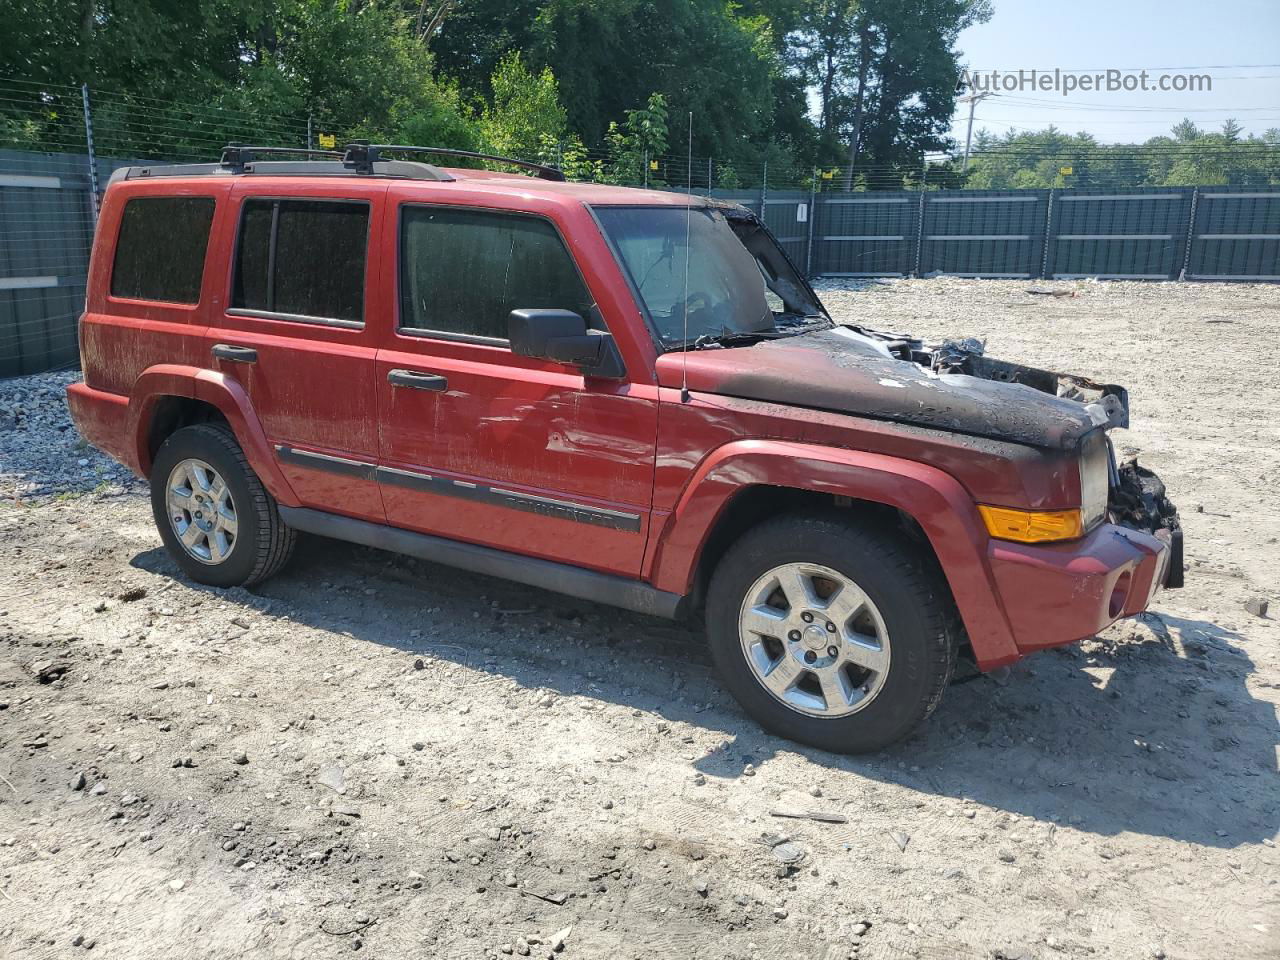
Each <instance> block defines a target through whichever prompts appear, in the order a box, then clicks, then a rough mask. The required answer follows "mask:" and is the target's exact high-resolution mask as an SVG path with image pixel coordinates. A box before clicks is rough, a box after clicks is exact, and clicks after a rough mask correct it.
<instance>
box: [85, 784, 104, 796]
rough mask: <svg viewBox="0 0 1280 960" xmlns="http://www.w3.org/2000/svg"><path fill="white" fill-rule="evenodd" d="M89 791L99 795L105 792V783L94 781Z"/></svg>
mask: <svg viewBox="0 0 1280 960" xmlns="http://www.w3.org/2000/svg"><path fill="white" fill-rule="evenodd" d="M89 792H90V793H91V794H93V795H94V796H95V797H100V796H102V795H103V794H104V793H106V792H107V785H106V784H105V783H95V784H94V785H93V789H92V790H90V791H89Z"/></svg>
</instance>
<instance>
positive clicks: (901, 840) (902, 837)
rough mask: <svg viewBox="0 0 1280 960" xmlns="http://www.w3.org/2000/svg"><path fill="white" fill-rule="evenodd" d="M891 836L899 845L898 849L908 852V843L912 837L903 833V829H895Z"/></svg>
mask: <svg viewBox="0 0 1280 960" xmlns="http://www.w3.org/2000/svg"><path fill="white" fill-rule="evenodd" d="M889 836H891V837H893V842H894V843H896V844H897V845H898V849H899V850H901V851H903V852H906V849H907V844H908V843H910V842H911V837H910V836H908V835H907V834H905V833H903V832H902V831H901V830H894V831H893V832H892V833H890V834H889Z"/></svg>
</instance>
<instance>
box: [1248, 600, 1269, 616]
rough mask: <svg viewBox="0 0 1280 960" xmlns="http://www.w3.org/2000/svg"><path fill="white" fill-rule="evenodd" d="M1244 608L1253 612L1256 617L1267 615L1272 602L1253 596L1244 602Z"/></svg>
mask: <svg viewBox="0 0 1280 960" xmlns="http://www.w3.org/2000/svg"><path fill="white" fill-rule="evenodd" d="M1244 608H1245V609H1246V610H1248V611H1249V612H1250V613H1252V614H1253V615H1254V616H1255V617H1265V616H1266V615H1267V610H1269V609H1270V604H1268V603H1267V601H1266V600H1263V599H1262V598H1261V597H1252V598H1250V599H1248V600H1246V601H1245V602H1244Z"/></svg>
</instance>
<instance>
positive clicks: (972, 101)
mask: <svg viewBox="0 0 1280 960" xmlns="http://www.w3.org/2000/svg"><path fill="white" fill-rule="evenodd" d="M994 96H995V94H994V93H992V92H991V91H990V90H984V91H982V92H981V93H971V94H969V95H968V96H967V97H961V98H960V100H959V102H960V103H967V104H969V128H968V130H967V131H966V132H965V135H964V163H963V164H962V165H961V167H960V172H961V173H964V172H965V171H966V170H968V169H969V144H970V143H972V142H973V110H974V107H976V106H977V105H978V101H980V100H985V99H987V97H994Z"/></svg>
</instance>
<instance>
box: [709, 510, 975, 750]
mask: <svg viewBox="0 0 1280 960" xmlns="http://www.w3.org/2000/svg"><path fill="white" fill-rule="evenodd" d="M839 578H843V580H841V579H839ZM784 582H785V584H786V589H784V586H783V585H784ZM837 585H839V590H838V591H836V592H831V593H829V594H826V595H825V596H824V591H826V590H828V589H830V588H833V587H836V586H837ZM850 586H852V589H850ZM797 590H798V591H800V594H799V595H800V596H802V597H807V598H808V599H807V600H802V601H801V602H800V603H799V604H793V603H792V602H791V599H790V596H789V595H788V594H789V593H792V594H794V593H795V592H796V591H797ZM797 609H799V610H800V614H799V616H803V615H804V614H808V615H809V616H810V618H811V620H810V622H805V621H804V620H801V619H797V617H798V615H797V613H796V610H797ZM706 613H707V636H708V640H709V642H710V645H711V656H712V659H713V660H714V661H715V664H716V667H717V669H718V670H719V672H720V675H721V677H722V678H723V680H724V684H725V686H726V687H727V688H728V689H729V692H730V693H732V694H733V696H734V697H735V698H736V699H737V701H738V702H739V703H740V704H741V705H742V707H743V708H744V709H745V710H746V711H747V713H749V714H750V715H751V716H752V717H753V718H754V719H755V720H757V721H758V722H759V723H760V725H761V726H763V727H764V728H765V729H766V730H768V731H770V732H771V733H774V734H777V735H779V736H782V737H785V738H787V739H788V740H794V741H796V742H798V743H803V744H807V745H809V746H813V747H819V748H821V749H823V750H830V751H832V752H835V753H867V752H870V751H874V750H879V749H882V748H884V747H886V746H889V745H890V744H892V743H895V742H897V741H898V740H901V739H902V738H904V737H906V736H907V735H908V734H909V733H911V731H912V730H913V729H914V728H915V727H916V725H917V724H919V723H920V722H921V721H922V720H924V719H925V718H926V717H928V716H929V715H930V714H931V713H932V712H933V710H934V708H936V707H937V705H938V703H939V701H940V700H941V699H942V693H943V691H944V690H945V689H946V687H947V684H948V683H949V682H950V680H951V674H952V671H953V670H954V669H955V662H956V650H957V647H958V618H957V616H956V614H955V607H954V603H953V601H952V599H951V595H950V592H949V591H948V589H947V587H946V584H945V582H944V581H943V579H942V577H941V574H940V572H938V571H937V570H936V567H935V565H934V564H933V563H932V562H930V561H929V560H928V559H927V558H926V555H925V554H924V553H923V552H922V551H920V550H919V549H917V548H915V547H913V546H912V545H911V544H910V542H909V541H907V540H906V538H905V537H902V536H897V535H894V534H893V533H890V532H888V531H886V530H883V529H881V528H879V527H876V526H871V525H859V524H856V523H853V522H850V521H849V520H847V519H845V518H842V517H839V516H837V515H828V514H822V515H789V516H782V517H778V518H775V519H772V520H769V521H767V522H765V523H762V524H761V525H759V526H757V527H755V528H754V529H752V530H750V531H748V532H747V533H746V534H744V535H743V536H742V537H741V538H740V539H739V540H738V541H737V542H736V543H734V544H733V546H731V547H730V548H729V550H728V551H727V552H726V553H725V555H724V557H723V558H722V559H721V561H720V563H719V565H718V566H717V567H716V570H715V573H714V575H713V576H712V578H711V583H710V585H709V587H708V591H707V611H706ZM824 631H826V634H825V638H824V633H823V632H824ZM773 633H781V634H783V635H784V636H781V637H779V636H774V635H773ZM824 643H826V644H827V646H825V647H824V646H823V644H824ZM807 658H812V659H807ZM855 659H856V661H857V662H854V661H855ZM791 674H795V679H791V678H790V677H791ZM766 677H767V678H768V680H767V681H766ZM767 684H769V685H772V687H773V689H770V686H769V685H767Z"/></svg>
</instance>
